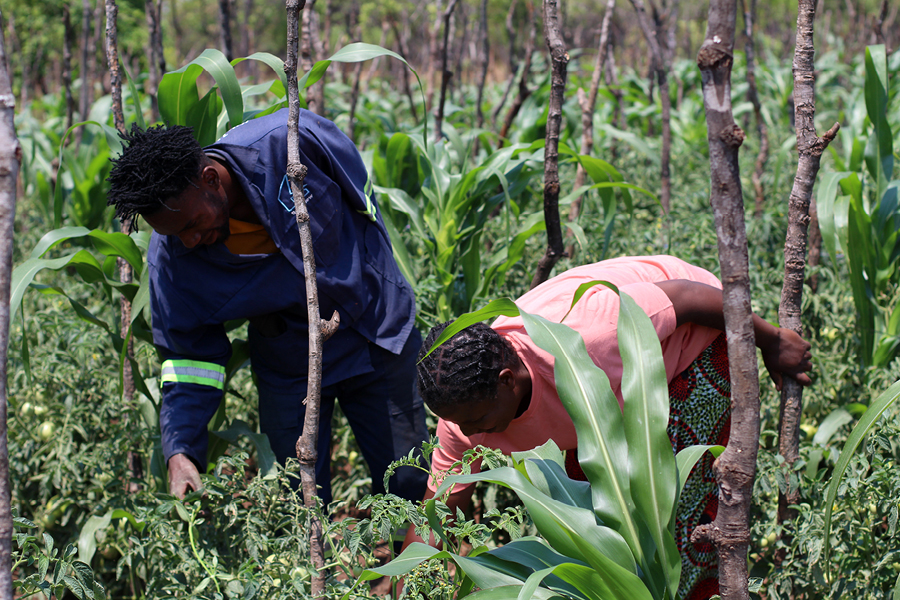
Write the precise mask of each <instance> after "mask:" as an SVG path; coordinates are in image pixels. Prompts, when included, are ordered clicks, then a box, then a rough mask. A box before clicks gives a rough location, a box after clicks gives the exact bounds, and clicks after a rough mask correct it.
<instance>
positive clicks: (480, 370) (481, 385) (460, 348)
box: [416, 321, 516, 412]
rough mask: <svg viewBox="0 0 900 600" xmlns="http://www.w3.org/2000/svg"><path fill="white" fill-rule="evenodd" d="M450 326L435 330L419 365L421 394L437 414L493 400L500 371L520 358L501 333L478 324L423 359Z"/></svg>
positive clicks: (441, 325) (424, 349)
mask: <svg viewBox="0 0 900 600" xmlns="http://www.w3.org/2000/svg"><path fill="white" fill-rule="evenodd" d="M448 325H450V322H449V321H448V322H446V323H442V324H440V325H436V326H434V327H432V328H431V331H430V332H428V336H427V337H426V338H425V342H424V343H423V344H422V349H421V350H420V351H419V362H418V365H417V366H416V369H417V370H418V373H419V393H420V394H421V395H422V399H423V400H425V403H426V404H427V405H428V407H429V408H431V410H433V411H435V412H440V411H441V409H443V408H447V407H452V406H458V405H460V404H465V403H467V402H470V401H471V402H481V401H483V400H485V399H491V398H493V397H494V396H495V395H496V394H497V385H498V378H499V376H500V371H502V370H503V369H505V368H508V367H512V366H513V365H514V361H515V357H516V353H515V350H513V348H512V346H510V344H509V342H508V341H506V340H505V339H503V338H502V337H501V336H500V334H498V333H497V332H496V331H494V330H493V329H491V328H490V327H489V326H488V325H485V324H484V323H476V324H475V325H472V326H470V327H467V328H465V329H463V330H462V331H460V332H459V333H457V334H456V335H455V336H453V337H452V338H450V339H449V340H447V341H446V342H444V343H443V344H441V346H440V347H438V348H437V349H436V350H435V351H434V352H432V353H431V354H429V355H428V356H427V357H426V358H425V359H422V357H423V356H424V355H425V353H426V352H428V350H429V349H430V348H431V346H432V345H434V341H435V340H436V339H437V338H438V336H440V335H441V333H442V332H443V331H444V329H446V328H447V326H448Z"/></svg>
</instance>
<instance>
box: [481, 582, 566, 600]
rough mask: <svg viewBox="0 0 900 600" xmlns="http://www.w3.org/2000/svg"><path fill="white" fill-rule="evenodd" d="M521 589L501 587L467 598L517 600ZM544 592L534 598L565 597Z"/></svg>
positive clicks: (511, 586)
mask: <svg viewBox="0 0 900 600" xmlns="http://www.w3.org/2000/svg"><path fill="white" fill-rule="evenodd" d="M521 589H522V586H521V585H501V586H499V587H494V588H489V589H486V590H478V591H477V592H474V593H472V594H469V595H468V596H466V598H468V599H469V600H517V599H518V597H519V591H520V590H521ZM544 592H545V590H541V589H539V590H537V591H536V593H535V595H534V596H533V597H534V598H540V599H541V600H553V599H556V598H559V599H562V598H564V596H559V595H557V594H554V593H553V592H550V591H546V593H547V595H545V593H544Z"/></svg>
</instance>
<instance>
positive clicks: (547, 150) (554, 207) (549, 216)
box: [531, 0, 569, 289]
mask: <svg viewBox="0 0 900 600" xmlns="http://www.w3.org/2000/svg"><path fill="white" fill-rule="evenodd" d="M544 40H545V41H546V43H547V47H548V48H549V49H550V61H551V65H552V67H551V72H550V106H549V109H548V110H549V112H548V114H547V134H546V137H545V142H544V222H545V223H546V225H547V250H546V251H545V252H544V256H542V257H541V259H540V260H539V261H538V266H537V270H536V271H535V273H534V278H533V279H532V280H531V288H532V289H534V288H535V287H537V286H538V285H540V284H541V283H543V282H545V281H547V278H548V277H549V276H550V271H551V270H552V269H553V266H554V265H555V264H556V263H557V261H559V259H560V258H562V257H563V256H565V254H566V252H565V248H564V247H563V238H562V228H561V227H560V224H559V129H560V124H561V123H562V105H563V96H564V95H565V91H566V65H568V63H569V54H568V53H567V52H566V43H565V42H564V41H563V38H562V33H561V32H560V28H559V10H558V0H544Z"/></svg>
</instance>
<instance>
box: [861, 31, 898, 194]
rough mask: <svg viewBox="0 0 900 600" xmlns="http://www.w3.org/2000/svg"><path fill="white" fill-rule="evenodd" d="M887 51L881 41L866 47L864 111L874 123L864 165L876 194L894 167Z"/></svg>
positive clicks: (885, 184)
mask: <svg viewBox="0 0 900 600" xmlns="http://www.w3.org/2000/svg"><path fill="white" fill-rule="evenodd" d="M889 89H890V85H889V83H888V72H887V53H886V50H885V47H884V44H879V45H877V46H868V47H867V48H866V83H865V91H866V93H865V95H866V112H867V113H868V115H869V120H870V121H871V122H872V125H873V126H874V132H873V133H874V137H872V138H869V143H868V144H867V146H866V166H867V167H868V169H869V173H870V174H871V175H872V179H874V180H875V182H876V190H877V195H878V197H879V198H880V197H881V195H882V194H883V193H884V190H885V188H886V187H887V182H888V181H889V180H890V179H891V174H892V172H893V169H894V147H893V134H892V133H891V126H890V123H888V119H887V115H888V104H889V95H888V90H889Z"/></svg>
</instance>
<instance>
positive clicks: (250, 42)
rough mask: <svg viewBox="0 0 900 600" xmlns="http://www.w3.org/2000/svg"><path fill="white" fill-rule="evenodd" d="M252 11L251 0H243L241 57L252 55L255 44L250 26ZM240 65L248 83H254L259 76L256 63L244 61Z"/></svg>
mask: <svg viewBox="0 0 900 600" xmlns="http://www.w3.org/2000/svg"><path fill="white" fill-rule="evenodd" d="M253 11H254V8H253V0H244V17H243V18H242V19H241V22H240V26H239V30H240V32H241V56H250V55H251V54H253V48H254V46H255V44H256V41H255V36H254V32H253V25H252V23H253ZM240 64H242V65H244V72H245V73H247V75H248V77H249V79H250V81H256V80H257V77H258V76H259V69H258V68H257V66H258V63H257V61H255V60H245V61H244V62H242V63H240Z"/></svg>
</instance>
